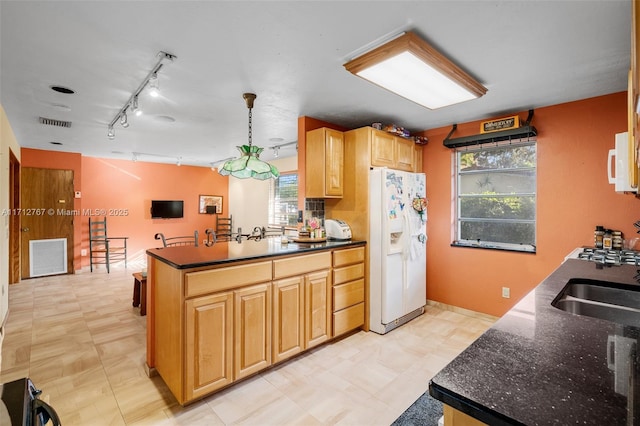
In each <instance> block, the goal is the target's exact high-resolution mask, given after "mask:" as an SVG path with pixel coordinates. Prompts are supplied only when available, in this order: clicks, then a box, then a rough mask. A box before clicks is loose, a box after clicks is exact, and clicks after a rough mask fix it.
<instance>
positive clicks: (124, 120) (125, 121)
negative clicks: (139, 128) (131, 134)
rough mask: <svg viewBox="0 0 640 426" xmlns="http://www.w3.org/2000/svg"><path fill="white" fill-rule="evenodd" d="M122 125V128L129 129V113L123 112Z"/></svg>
mask: <svg viewBox="0 0 640 426" xmlns="http://www.w3.org/2000/svg"><path fill="white" fill-rule="evenodd" d="M120 125H121V126H122V127H124V128H125V129H126V128H127V127H129V122H128V121H127V113H126V112H123V113H122V115H121V116H120Z"/></svg>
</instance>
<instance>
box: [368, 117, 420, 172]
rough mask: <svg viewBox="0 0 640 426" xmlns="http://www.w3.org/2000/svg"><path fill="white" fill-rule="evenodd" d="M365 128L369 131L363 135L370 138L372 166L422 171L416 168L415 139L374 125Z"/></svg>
mask: <svg viewBox="0 0 640 426" xmlns="http://www.w3.org/2000/svg"><path fill="white" fill-rule="evenodd" d="M363 129H366V133H367V135H363V136H364V137H368V138H369V140H370V146H371V160H370V161H371V166H372V167H388V168H390V169H396V170H404V171H406V172H415V171H421V170H417V168H416V149H415V143H414V142H413V140H411V139H407V138H403V137H401V136H395V135H392V134H391V133H388V132H385V131H383V130H377V129H374V128H372V127H365V128H363ZM357 130H361V129H357Z"/></svg>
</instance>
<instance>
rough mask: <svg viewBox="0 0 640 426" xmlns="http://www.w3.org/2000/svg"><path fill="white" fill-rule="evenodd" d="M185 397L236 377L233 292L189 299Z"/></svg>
mask: <svg viewBox="0 0 640 426" xmlns="http://www.w3.org/2000/svg"><path fill="white" fill-rule="evenodd" d="M185 306H186V311H185V315H186V321H185V323H186V345H187V346H186V377H185V379H186V380H185V399H186V401H190V400H193V399H196V398H198V397H200V396H204V395H206V394H208V393H210V392H212V391H214V390H216V389H219V388H221V387H223V386H226V385H228V384H229V383H231V382H232V381H233V367H232V366H233V293H232V292H225V293H219V294H214V295H211V296H204V297H198V298H195V299H191V300H187V301H186V303H185Z"/></svg>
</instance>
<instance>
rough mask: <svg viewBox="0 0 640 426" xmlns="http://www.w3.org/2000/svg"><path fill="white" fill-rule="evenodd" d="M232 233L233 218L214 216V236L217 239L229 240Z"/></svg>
mask: <svg viewBox="0 0 640 426" xmlns="http://www.w3.org/2000/svg"><path fill="white" fill-rule="evenodd" d="M232 233H233V216H232V215H229V217H221V216H216V236H217V237H218V239H222V240H224V239H229V238H231V234H232Z"/></svg>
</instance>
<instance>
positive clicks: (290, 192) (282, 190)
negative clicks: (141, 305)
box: [269, 173, 298, 227]
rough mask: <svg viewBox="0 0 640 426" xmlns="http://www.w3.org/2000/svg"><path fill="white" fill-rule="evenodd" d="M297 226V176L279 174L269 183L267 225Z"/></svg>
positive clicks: (293, 174)
mask: <svg viewBox="0 0 640 426" xmlns="http://www.w3.org/2000/svg"><path fill="white" fill-rule="evenodd" d="M297 224H298V175H297V174H296V173H290V174H281V175H280V177H278V178H276V179H272V180H271V181H270V183H269V225H270V226H277V227H282V226H293V227H295V226H296V225H297Z"/></svg>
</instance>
